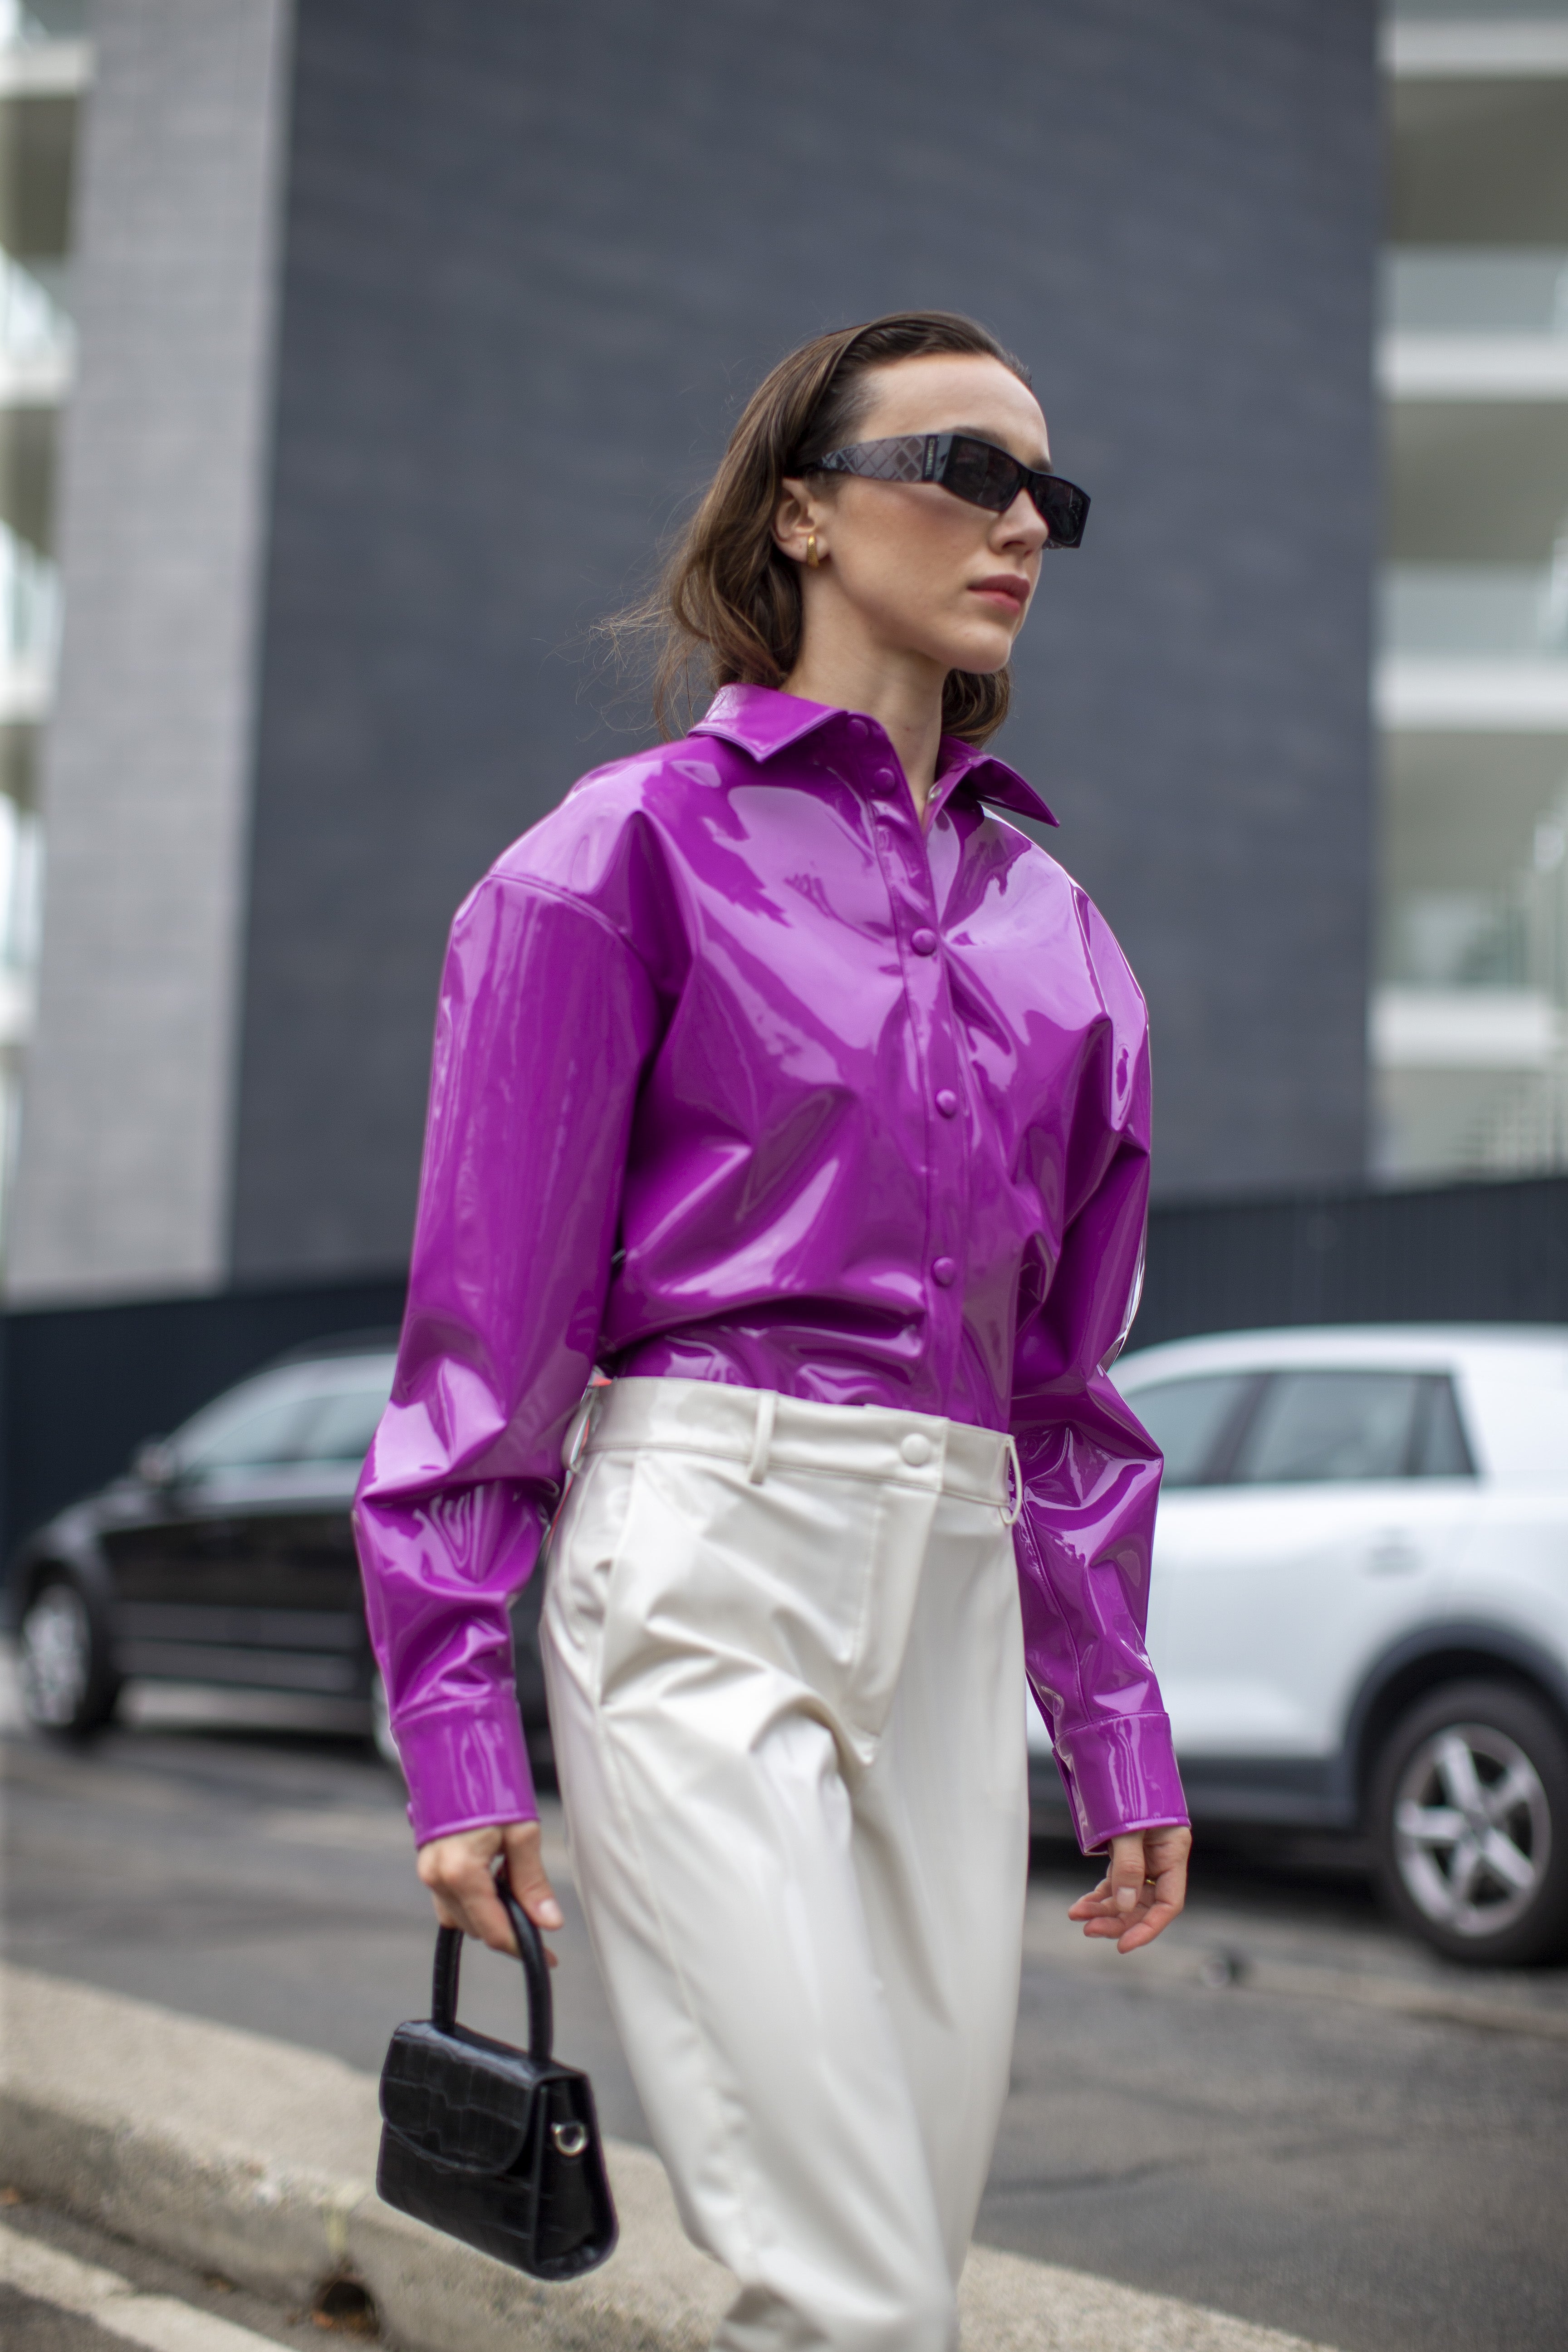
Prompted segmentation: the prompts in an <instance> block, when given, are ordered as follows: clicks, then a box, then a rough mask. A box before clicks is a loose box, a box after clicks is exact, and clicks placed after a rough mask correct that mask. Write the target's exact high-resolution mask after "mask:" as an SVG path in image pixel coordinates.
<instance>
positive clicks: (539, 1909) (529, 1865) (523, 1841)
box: [504, 1822, 566, 1928]
mask: <svg viewBox="0 0 1568 2352" xmlns="http://www.w3.org/2000/svg"><path fill="white" fill-rule="evenodd" d="M504 1836H505V1840H506V1874H507V1876H508V1878H509V1879H510V1882H511V1891H512V1893H513V1894H514V1895H516V1897H517V1899H518V1901H519V1902H520V1903H521V1906H522V1907H523V1909H524V1910H525V1911H526V1912H527V1914H528V1916H529V1917H530V1918H531V1920H532V1922H533V1924H534V1926H535V1927H545V1928H554V1927H564V1926H565V1924H566V1921H565V1916H564V1914H563V1911H562V1908H561V1906H560V1904H559V1903H558V1902H557V1901H556V1899H555V1889H554V1888H553V1887H552V1885H551V1884H550V1880H549V1877H548V1875H547V1874H546V1871H545V1868H544V1853H543V1840H542V1836H541V1834H540V1829H539V1824H538V1822H518V1823H516V1824H514V1825H513V1826H512V1827H511V1828H510V1829H508V1830H507V1831H505V1832H504Z"/></svg>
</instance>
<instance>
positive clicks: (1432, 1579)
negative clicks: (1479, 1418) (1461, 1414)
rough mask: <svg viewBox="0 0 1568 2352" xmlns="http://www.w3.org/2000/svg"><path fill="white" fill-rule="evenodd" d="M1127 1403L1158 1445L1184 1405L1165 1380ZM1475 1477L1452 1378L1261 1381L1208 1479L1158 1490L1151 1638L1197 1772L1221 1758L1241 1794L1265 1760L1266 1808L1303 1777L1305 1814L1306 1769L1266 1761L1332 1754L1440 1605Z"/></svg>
mask: <svg viewBox="0 0 1568 2352" xmlns="http://www.w3.org/2000/svg"><path fill="white" fill-rule="evenodd" d="M1170 1385H1172V1386H1174V1385H1175V1384H1174V1383H1172V1384H1170ZM1130 1402H1131V1404H1132V1407H1133V1410H1134V1411H1135V1412H1139V1413H1140V1414H1141V1415H1142V1413H1143V1412H1145V1410H1147V1411H1148V1412H1149V1416H1150V1421H1151V1423H1152V1433H1154V1434H1155V1436H1156V1438H1158V1435H1159V1427H1158V1424H1159V1423H1160V1422H1161V1420H1162V1419H1168V1418H1170V1417H1171V1415H1172V1413H1173V1411H1174V1410H1175V1405H1174V1402H1173V1401H1171V1400H1165V1399H1162V1398H1161V1397H1159V1396H1158V1395H1157V1394H1156V1393H1155V1392H1154V1391H1152V1390H1151V1391H1147V1392H1145V1393H1144V1394H1135V1395H1133V1396H1132V1397H1131V1399H1130ZM1474 1485H1475V1482H1474V1477H1473V1472H1472V1468H1471V1465H1470V1463H1469V1459H1468V1452H1467V1450H1466V1447H1465V1444H1464V1438H1463V1433H1462V1431H1461V1430H1460V1428H1459V1424H1458V1416H1457V1413H1456V1412H1455V1407H1454V1400H1453V1392H1452V1389H1451V1386H1450V1384H1449V1382H1448V1381H1447V1379H1446V1378H1445V1377H1443V1376H1440V1375H1434V1374H1431V1373H1426V1372H1418V1371H1410V1370H1399V1369H1396V1368H1388V1369H1384V1368H1379V1367H1367V1366H1363V1365H1353V1364H1347V1365H1345V1366H1343V1367H1342V1368H1341V1367H1333V1366H1322V1365H1313V1366H1301V1367H1285V1368H1279V1369H1275V1370H1270V1371H1268V1373H1267V1374H1265V1375H1264V1376H1263V1377H1262V1378H1261V1379H1260V1380H1259V1381H1258V1383H1257V1385H1256V1387H1255V1388H1254V1390H1253V1391H1252V1393H1251V1395H1250V1397H1249V1398H1247V1400H1246V1402H1245V1403H1244V1404H1243V1405H1241V1406H1240V1407H1238V1409H1237V1417H1236V1419H1235V1420H1234V1421H1233V1423H1231V1425H1230V1427H1229V1430H1228V1432H1227V1433H1226V1443H1225V1444H1223V1445H1216V1450H1215V1454H1213V1455H1212V1456H1211V1457H1210V1459H1209V1460H1208V1462H1207V1463H1206V1464H1205V1472H1204V1475H1203V1476H1202V1477H1201V1478H1198V1479H1194V1481H1193V1482H1192V1483H1190V1484H1187V1485H1185V1486H1183V1485H1181V1484H1180V1483H1178V1484H1177V1486H1175V1487H1174V1488H1173V1490H1172V1491H1171V1492H1169V1493H1168V1494H1165V1495H1163V1496H1162V1500H1161V1506H1160V1516H1159V1522H1158V1528H1157V1533H1156V1538H1155V1553H1154V1558H1155V1566H1154V1578H1153V1591H1152V1608H1151V1625H1150V1647H1151V1651H1152V1655H1153V1658H1154V1662H1155V1666H1156V1670H1157V1671H1158V1673H1159V1675H1160V1678H1161V1685H1162V1688H1163V1691H1164V1694H1165V1699H1166V1704H1167V1706H1168V1707H1169V1709H1170V1712H1171V1717H1172V1722H1173V1730H1174V1734H1175V1739H1176V1746H1177V1751H1178V1753H1179V1755H1180V1756H1181V1757H1182V1759H1183V1761H1184V1765H1186V1764H1191V1765H1192V1766H1193V1767H1194V1768H1195V1769H1196V1770H1197V1773H1198V1777H1199V1778H1200V1779H1201V1768H1202V1765H1203V1763H1204V1761H1205V1759H1223V1760H1224V1761H1225V1762H1226V1764H1227V1765H1228V1766H1229V1767H1231V1768H1233V1769H1230V1770H1229V1771H1228V1772H1227V1773H1226V1774H1225V1775H1224V1776H1222V1777H1223V1778H1225V1779H1226V1780H1227V1781H1228V1782H1229V1783H1231V1784H1232V1785H1234V1786H1236V1787H1237V1788H1245V1786H1246V1785H1247V1779H1248V1773H1247V1769H1246V1768H1247V1767H1248V1766H1249V1765H1252V1766H1255V1767H1256V1768H1257V1770H1256V1773H1255V1774H1254V1775H1253V1777H1254V1779H1255V1780H1256V1783H1257V1786H1258V1791H1259V1795H1260V1802H1262V1801H1264V1792H1265V1791H1267V1790H1268V1789H1269V1788H1270V1787H1272V1788H1273V1790H1274V1791H1275V1794H1276V1797H1277V1796H1278V1794H1279V1791H1280V1790H1288V1789H1289V1788H1290V1787H1291V1786H1292V1785H1294V1786H1295V1787H1296V1789H1297V1793H1298V1794H1299V1796H1300V1799H1301V1801H1302V1804H1303V1806H1305V1807H1307V1808H1308V1809H1309V1810H1310V1803H1311V1801H1312V1798H1313V1790H1314V1787H1315V1783H1314V1780H1313V1778H1312V1775H1311V1774H1310V1773H1307V1774H1304V1775H1302V1776H1300V1777H1299V1778H1298V1779H1297V1780H1296V1781H1295V1782H1294V1783H1293V1782H1292V1780H1291V1776H1290V1774H1289V1772H1284V1773H1281V1772H1279V1770H1276V1771H1274V1772H1273V1773H1272V1775H1270V1773H1269V1771H1268V1769H1265V1768H1266V1767H1268V1766H1269V1765H1274V1766H1279V1765H1280V1764H1282V1763H1289V1762H1290V1761H1292V1760H1299V1761H1300V1762H1302V1763H1303V1764H1312V1763H1316V1764H1326V1763H1327V1761H1328V1760H1329V1759H1331V1758H1332V1757H1333V1756H1334V1755H1335V1754H1336V1753H1337V1751H1338V1748H1339V1745H1340V1740H1341V1737H1342V1727H1343V1721H1344V1716H1345V1712H1346V1709H1347V1707H1348V1706H1349V1704H1350V1700H1351V1697H1352V1694H1353V1692H1354V1689H1355V1687H1356V1685H1357V1684H1358V1682H1359V1680H1360V1678H1361V1676H1362V1675H1363V1673H1364V1671H1365V1669H1366V1667H1367V1666H1368V1664H1370V1663H1371V1662H1372V1660H1373V1657H1374V1656H1375V1655H1376V1654H1378V1652H1379V1651H1380V1650H1381V1649H1383V1648H1384V1646H1386V1645H1387V1644H1388V1643H1390V1642H1392V1641H1393V1640H1394V1639H1396V1638H1397V1637H1398V1636H1399V1634H1400V1633H1402V1632H1403V1631H1405V1630H1406V1629H1407V1628H1408V1627H1410V1626H1411V1625H1413V1624H1414V1623H1415V1622H1420V1620H1422V1619H1423V1618H1424V1617H1427V1616H1430V1615H1435V1614H1436V1613H1438V1612H1440V1610H1441V1607H1442V1604H1443V1600H1444V1596H1445V1593H1446V1591H1447V1587H1448V1585H1449V1584H1450V1583H1451V1581H1452V1578H1453V1575H1454V1572H1455V1570H1456V1567H1457V1564H1458V1559H1459V1557H1460V1555H1461V1553H1462V1549H1463V1547H1464V1545H1465V1543H1466V1542H1467V1541H1468V1537H1469V1534H1470V1530H1471V1527H1472V1521H1473V1502H1472V1497H1473V1494H1474ZM1320 1793H1321V1791H1320ZM1264 1809H1265V1810H1267V1803H1266V1802H1265V1803H1264Z"/></svg>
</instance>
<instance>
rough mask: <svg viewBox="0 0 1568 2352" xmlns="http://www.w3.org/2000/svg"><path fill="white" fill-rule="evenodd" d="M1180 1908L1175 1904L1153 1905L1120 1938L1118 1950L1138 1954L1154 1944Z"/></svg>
mask: <svg viewBox="0 0 1568 2352" xmlns="http://www.w3.org/2000/svg"><path fill="white" fill-rule="evenodd" d="M1179 1908H1180V1906H1179V1905H1177V1904H1174V1903H1151V1905H1150V1906H1149V1908H1148V1910H1147V1911H1145V1912H1144V1913H1143V1915H1142V1917H1141V1918H1138V1919H1135V1920H1134V1921H1133V1923H1132V1925H1131V1927H1128V1928H1126V1929H1125V1930H1124V1931H1123V1933H1122V1935H1121V1937H1119V1938H1118V1941H1117V1946H1116V1948H1117V1950H1118V1951H1119V1952H1136V1951H1139V1950H1141V1949H1142V1946H1143V1945H1145V1944H1152V1942H1153V1940H1154V1938H1155V1937H1156V1936H1161V1935H1163V1933H1164V1931H1165V1929H1166V1928H1167V1927H1169V1926H1170V1924H1171V1922H1172V1920H1173V1918H1174V1917H1175V1916H1176V1913H1177V1911H1178V1909H1179Z"/></svg>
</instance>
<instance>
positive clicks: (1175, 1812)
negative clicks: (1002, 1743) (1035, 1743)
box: [1056, 1715, 1187, 1853]
mask: <svg viewBox="0 0 1568 2352" xmlns="http://www.w3.org/2000/svg"><path fill="white" fill-rule="evenodd" d="M1056 1759H1057V1769H1058V1771H1059V1772H1060V1774H1061V1776H1062V1781H1063V1784H1064V1786H1065V1787H1066V1790H1067V1796H1068V1806H1069V1807H1070V1809H1071V1811H1072V1818H1073V1826H1074V1828H1075V1829H1076V1830H1077V1832H1078V1842H1079V1846H1080V1847H1081V1848H1082V1850H1083V1852H1084V1853H1093V1852H1094V1850H1095V1849H1096V1848H1097V1847H1099V1846H1102V1845H1104V1844H1105V1843H1107V1842H1108V1840H1110V1838H1113V1837H1121V1835H1122V1834H1123V1833H1124V1832H1127V1831H1129V1830H1152V1829H1163V1828H1170V1827H1172V1826H1177V1825H1184V1823H1185V1822H1186V1819H1187V1804H1186V1799H1185V1798H1184V1796H1183V1794H1182V1776H1181V1774H1180V1773H1179V1772H1178V1771H1177V1769H1176V1756H1175V1750H1174V1748H1173V1746H1172V1744H1171V1718H1170V1717H1169V1716H1168V1715H1109V1716H1100V1717H1098V1718H1097V1719H1096V1720H1095V1721H1094V1722H1092V1723H1085V1724H1079V1726H1078V1727H1076V1728H1075V1729H1074V1730H1073V1731H1072V1732H1071V1733H1070V1734H1068V1735H1066V1736H1063V1737H1059V1738H1058V1739H1057V1741H1056Z"/></svg>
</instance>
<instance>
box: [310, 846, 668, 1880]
mask: <svg viewBox="0 0 1568 2352" xmlns="http://www.w3.org/2000/svg"><path fill="white" fill-rule="evenodd" d="M657 1021H658V1008H657V1001H656V998H655V993H654V990H653V987H652V984H651V982H650V981H649V979H648V976H647V971H646V969H645V967H644V966H643V964H642V963H641V961H639V959H638V958H637V955H636V953H635V952H634V950H632V949H631V947H630V946H629V945H628V944H627V943H626V940H623V938H622V937H621V935H620V933H619V932H618V931H617V930H616V929H615V928H614V926H613V925H611V924H610V923H608V922H606V921H605V919H603V918H602V917H600V916H599V915H598V914H597V913H596V912H595V910H594V909H593V908H590V907H588V906H586V905H584V903H583V902H581V901H579V900H576V899H574V898H568V897H565V896H563V895H562V894H560V893H558V892H555V891H552V890H551V889H549V888H547V887H543V886H542V885H539V884H536V883H532V882H530V881H526V880H519V879H517V878H514V877H504V876H500V875H493V874H492V875H490V876H489V877H487V879H486V880H485V881H484V882H482V883H481V884H480V885H479V888H478V889H477V890H476V891H475V892H474V894H473V896H472V897H471V898H469V899H468V902H467V903H466V905H465V906H464V907H463V908H462V909H461V911H460V912H459V914H458V919H457V921H456V923H455V924H454V926H453V929H452V937H451V944H450V947H449V949H448V951H447V964H446V971H445V973H444V976H443V980H442V986H441V997H440V1007H439V1011H438V1013H437V1025H436V1047H435V1056H434V1063H433V1069H432V1077H431V1088H430V1111H429V1119H428V1123H427V1126H426V1139H425V1159H424V1166H423V1170H422V1172H421V1177H420V1191H419V1207H418V1214H417V1219H416V1230H415V1240H414V1250H413V1256H412V1262H411V1266H410V1273H409V1293H408V1306H407V1311H406V1314H405V1320H404V1327H403V1336H402V1339H401V1343H400V1345H399V1349H398V1358H397V1373H396V1378H395V1382H394V1386H393V1391H392V1401H391V1402H390V1403H389V1405H388V1406H387V1409H386V1412H385V1413H384V1416H383V1419H382V1422H381V1424H380V1426H379V1428H378V1429H377V1431H376V1433H375V1438H374V1443H373V1444H372V1446H371V1450H370V1454H369V1457H368V1459H367V1461H366V1464H365V1468H364V1473H363V1476H362V1478H361V1480H360V1486H359V1492H358V1495H357V1496H356V1498H355V1504H354V1529H355V1536H356V1538H357V1542H358V1546H359V1555H360V1564H361V1569H362V1571H363V1578H364V1589H365V1610H366V1616H367V1618H368V1621H369V1625H370V1635H371V1643H372V1646H373V1648H374V1652H375V1656H376V1661H377V1664H379V1666H380V1668H381V1673H382V1676H383V1680H384V1684H385V1687H386V1694H387V1699H388V1702H389V1705H390V1709H391V1716H392V1727H393V1734H394V1737H395V1739H396V1741H397V1748H398V1754H399V1757H400V1759H401V1760H402V1763H403V1767H404V1771H405V1776H406V1779H407V1781H408V1787H409V1793H410V1799H411V1802H410V1807H409V1811H410V1817H411V1819H412V1821H413V1823H414V1830H415V1836H416V1841H417V1842H418V1843H421V1844H423V1843H426V1841H427V1840H429V1839H430V1838H433V1837H441V1836H445V1835H447V1834H448V1833H450V1832H453V1831H456V1830H461V1829H472V1828H476V1827H479V1826H483V1825H486V1824H489V1823H492V1822H515V1821H528V1820H532V1819H533V1818H535V1817H536V1814H537V1810H538V1809H537V1806H536V1804H535V1802H534V1797H533V1786H532V1780H531V1774H530V1771H529V1766H528V1755H527V1749H526V1748H525V1746H524V1743H523V1738H522V1728H521V1722H520V1720H519V1717H518V1709H517V1701H516V1696H515V1692H514V1688H513V1680H512V1661H511V1629H510V1617H509V1613H508V1612H509V1607H510V1602H511V1600H512V1598H513V1597H514V1595H515V1594H516V1592H517V1591H518V1590H519V1588H520V1587H521V1585H522V1584H523V1583H524V1582H525V1581H526V1580H527V1579H528V1576H529V1574H530V1572H531V1570H532V1568H533V1565H534V1561H535V1559H537V1557H538V1552H539V1547H540V1541H541V1538H542V1534H543V1532H544V1530H545V1528H547V1527H548V1526H549V1523H550V1519H551V1517H552V1513H553V1511H554V1509H555V1507H556V1504H557V1501H558V1499H559V1496H560V1491H561V1486H562V1482H563V1471H562V1465H561V1445H562V1439H563V1434H564V1432H565V1430H566V1426H567V1424H568V1423H569V1422H570V1420H571V1417H572V1414H573V1412H574V1411H575V1409H576V1407H577V1405H578V1403H579V1402H581V1399H582V1396H583V1392H584V1388H585V1386H586V1384H587V1381H588V1379H589V1377H590V1375H591V1372H592V1370H593V1364H594V1356H595V1348H596V1345H597V1342H598V1337H599V1327H600V1321H601V1318H602V1316H603V1312H604V1304H605V1289H606V1286H607V1283H608V1279H609V1267H610V1260H611V1255H612V1253H613V1250H614V1247H615V1239H616V1225H617V1222H618V1218H619V1212H620V1198H621V1186H622V1179H623V1171H624V1169H625V1164H626V1149H627V1140H628V1137H629V1133H630V1129H631V1121H632V1114H633V1109H634V1107H635V1103H636V1098H637V1087H638V1084H639V1081H640V1078H641V1075H642V1070H643V1067H644V1065H645V1062H646V1059H647V1055H648V1053H649V1051H650V1050H651V1046H652V1043H653V1040H654V1037H655V1034H656V1028H657Z"/></svg>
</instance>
